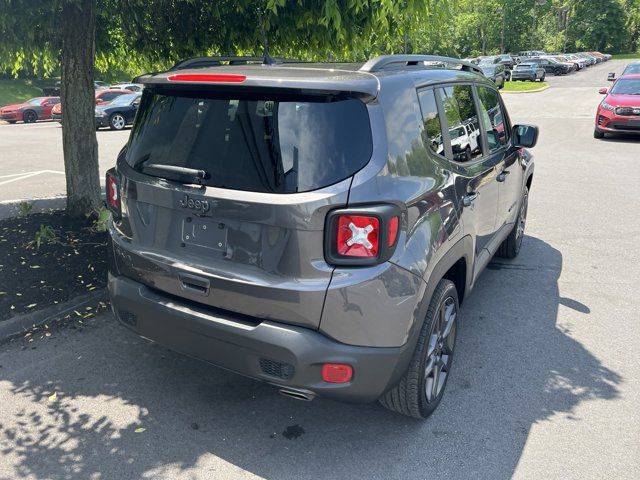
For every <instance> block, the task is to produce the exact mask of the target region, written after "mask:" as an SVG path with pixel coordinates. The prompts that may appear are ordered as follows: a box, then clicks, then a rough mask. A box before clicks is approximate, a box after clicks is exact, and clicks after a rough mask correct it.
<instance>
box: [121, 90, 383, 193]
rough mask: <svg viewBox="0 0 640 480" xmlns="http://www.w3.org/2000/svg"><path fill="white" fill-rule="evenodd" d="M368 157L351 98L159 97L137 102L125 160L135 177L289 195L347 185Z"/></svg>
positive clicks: (361, 112)
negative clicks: (189, 175)
mask: <svg viewBox="0 0 640 480" xmlns="http://www.w3.org/2000/svg"><path fill="white" fill-rule="evenodd" d="M161 92H162V93H161ZM372 150H373V144H372V139H371V129H370V124H369V114H368V112H367V107H366V105H365V104H364V103H362V102H361V101H360V100H357V99H354V98H335V97H327V96H308V97H292V96H291V95H288V96H277V95H267V94H263V95H261V94H253V95H251V96H247V95H241V94H237V93H236V94H228V95H224V94H220V93H217V94H216V93H211V94H210V95H208V94H206V93H203V92H202V91H194V92H188V91H182V90H181V91H180V92H179V93H178V92H176V91H172V90H170V89H164V90H158V91H155V92H154V91H153V90H149V91H145V93H144V94H143V96H142V102H141V104H140V107H139V111H138V116H137V118H136V121H135V124H134V127H133V129H132V131H131V138H130V140H129V147H128V151H127V155H126V158H127V161H128V163H129V164H130V165H131V166H132V167H133V168H134V169H136V170H138V171H140V172H143V173H148V174H153V175H158V176H163V174H162V173H160V174H158V173H157V172H162V171H165V172H166V171H170V170H171V168H166V167H180V168H181V169H183V171H184V170H185V169H186V170H189V171H199V172H202V174H203V178H204V181H203V183H204V184H205V185H208V186H213V187H220V188H228V189H233V190H247V191H254V192H270V193H294V192H304V191H310V190H315V189H318V188H322V187H326V186H328V185H332V184H334V183H337V182H339V181H341V180H344V179H345V178H348V177H349V176H351V175H353V174H354V173H355V172H356V171H358V170H360V169H361V168H362V167H364V166H365V165H366V164H367V163H368V162H369V160H370V158H371V153H372ZM153 166H160V167H161V168H154V167H153ZM162 167H165V168H162ZM167 178H170V177H169V176H167Z"/></svg>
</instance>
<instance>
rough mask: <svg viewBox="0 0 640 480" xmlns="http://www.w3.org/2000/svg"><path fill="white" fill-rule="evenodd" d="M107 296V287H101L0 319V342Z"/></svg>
mask: <svg viewBox="0 0 640 480" xmlns="http://www.w3.org/2000/svg"><path fill="white" fill-rule="evenodd" d="M106 298H107V289H106V288H102V289H100V290H96V291H95V292H91V293H87V294H84V295H79V296H77V297H75V298H72V299H71V300H69V301H67V302H64V303H60V304H58V305H52V306H51V307H47V308H43V309H42V310H37V311H35V312H31V313H25V314H22V315H16V316H15V317H12V318H10V319H8V320H4V321H0V342H4V341H5V340H8V339H10V338H11V337H15V336H16V335H20V334H23V333H25V332H27V331H28V330H29V329H31V328H32V327H35V326H38V325H43V324H47V323H49V322H52V321H53V320H56V319H58V318H60V317H63V316H64V315H66V314H68V313H69V312H72V311H74V310H80V309H83V308H84V307H87V306H90V305H91V304H92V303H95V302H96V301H99V300H105V299H106Z"/></svg>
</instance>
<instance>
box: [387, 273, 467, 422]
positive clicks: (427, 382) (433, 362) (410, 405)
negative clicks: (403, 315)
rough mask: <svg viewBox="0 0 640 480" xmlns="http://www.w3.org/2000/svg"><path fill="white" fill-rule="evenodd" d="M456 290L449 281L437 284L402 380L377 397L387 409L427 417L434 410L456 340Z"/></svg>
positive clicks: (442, 391) (447, 372)
mask: <svg viewBox="0 0 640 480" xmlns="http://www.w3.org/2000/svg"><path fill="white" fill-rule="evenodd" d="M458 308H459V303H458V292H457V291H456V286H455V285H454V284H453V282H452V281H450V280H446V279H442V280H440V282H439V283H438V285H437V286H436V289H435V291H434V292H433V296H432V297H431V302H430V303H429V308H428V310H427V316H426V318H425V320H424V324H423V325H422V329H421V330H420V335H419V337H418V343H417V345H416V349H415V351H414V352H413V357H412V358H411V362H410V363H409V368H408V369H407V371H406V372H405V374H404V376H403V377H402V380H400V382H399V383H398V384H397V385H396V386H395V387H393V388H392V389H391V390H389V391H388V392H386V393H385V394H384V395H382V397H380V399H379V402H380V403H381V404H382V405H383V406H384V407H385V408H388V409H389V410H392V411H394V412H397V413H400V414H402V415H407V416H409V417H414V418H420V419H423V418H427V417H428V416H429V415H431V414H432V413H433V411H434V410H435V409H436V407H437V406H438V404H439V403H440V401H441V400H442V397H443V395H444V390H445V387H446V385H447V380H448V379H449V372H450V371H451V365H452V361H453V351H454V348H455V342H456V330H457V316H458Z"/></svg>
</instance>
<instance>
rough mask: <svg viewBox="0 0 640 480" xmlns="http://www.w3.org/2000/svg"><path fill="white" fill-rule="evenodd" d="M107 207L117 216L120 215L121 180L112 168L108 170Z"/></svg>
mask: <svg viewBox="0 0 640 480" xmlns="http://www.w3.org/2000/svg"><path fill="white" fill-rule="evenodd" d="M106 183H107V185H106V189H105V190H106V193H107V208H108V209H109V210H110V211H111V212H112V213H113V214H114V215H116V216H118V217H119V216H120V214H121V209H120V180H119V179H118V177H117V176H116V175H115V173H113V171H112V170H110V171H108V172H107V182H106Z"/></svg>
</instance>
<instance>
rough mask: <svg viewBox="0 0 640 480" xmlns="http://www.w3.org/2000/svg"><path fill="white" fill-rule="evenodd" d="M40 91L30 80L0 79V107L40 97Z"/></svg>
mask: <svg viewBox="0 0 640 480" xmlns="http://www.w3.org/2000/svg"><path fill="white" fill-rule="evenodd" d="M41 96H42V90H41V89H39V88H38V87H36V86H35V85H33V82H32V81H31V80H21V79H0V106H2V105H10V104H12V103H18V102H23V101H25V100H29V99H30V98H33V97H41Z"/></svg>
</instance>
